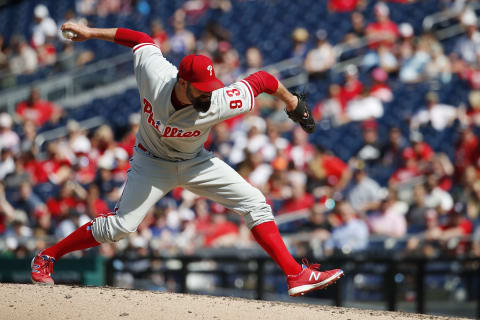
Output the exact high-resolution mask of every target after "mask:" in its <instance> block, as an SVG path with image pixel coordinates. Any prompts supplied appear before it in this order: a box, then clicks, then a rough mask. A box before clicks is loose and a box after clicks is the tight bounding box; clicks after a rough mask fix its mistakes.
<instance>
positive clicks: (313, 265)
mask: <svg viewBox="0 0 480 320" xmlns="http://www.w3.org/2000/svg"><path fill="white" fill-rule="evenodd" d="M302 264H303V265H304V266H306V267H307V268H308V269H312V270H320V264H318V263H310V262H308V260H307V259H306V258H303V259H302Z"/></svg>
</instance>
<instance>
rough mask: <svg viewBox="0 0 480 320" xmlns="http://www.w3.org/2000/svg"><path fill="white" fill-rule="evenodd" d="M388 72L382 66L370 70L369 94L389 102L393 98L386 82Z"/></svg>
mask: <svg viewBox="0 0 480 320" xmlns="http://www.w3.org/2000/svg"><path fill="white" fill-rule="evenodd" d="M387 79H388V74H387V72H386V71H385V70H383V69H382V68H375V69H374V70H373V71H372V80H373V84H372V86H371V88H370V92H369V94H370V95H371V96H374V97H376V98H378V99H380V100H381V101H382V102H391V101H392V100H393V92H392V89H390V86H389V85H388V84H387V82H386V81H387Z"/></svg>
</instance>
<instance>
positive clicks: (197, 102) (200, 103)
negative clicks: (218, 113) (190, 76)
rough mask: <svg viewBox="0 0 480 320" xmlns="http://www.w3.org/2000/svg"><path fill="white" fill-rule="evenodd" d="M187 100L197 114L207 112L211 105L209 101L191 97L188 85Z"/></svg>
mask: <svg viewBox="0 0 480 320" xmlns="http://www.w3.org/2000/svg"><path fill="white" fill-rule="evenodd" d="M187 98H188V100H190V101H191V102H192V105H193V107H194V108H195V110H197V111H198V112H207V111H208V109H210V104H211V101H210V99H208V100H206V101H205V100H202V99H200V98H194V97H193V95H192V91H191V89H190V83H188V87H187Z"/></svg>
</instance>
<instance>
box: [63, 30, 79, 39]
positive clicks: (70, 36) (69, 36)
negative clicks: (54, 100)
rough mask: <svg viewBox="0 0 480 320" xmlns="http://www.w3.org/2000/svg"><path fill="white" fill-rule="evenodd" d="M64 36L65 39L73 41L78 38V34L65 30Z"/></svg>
mask: <svg viewBox="0 0 480 320" xmlns="http://www.w3.org/2000/svg"><path fill="white" fill-rule="evenodd" d="M62 35H63V37H64V38H65V39H73V38H75V37H76V36H77V34H76V33H75V32H73V31H70V30H63V31H62Z"/></svg>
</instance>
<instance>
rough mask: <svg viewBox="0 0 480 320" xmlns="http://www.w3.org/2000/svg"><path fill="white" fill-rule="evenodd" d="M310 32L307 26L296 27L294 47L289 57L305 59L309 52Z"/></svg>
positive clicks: (293, 40)
mask: <svg viewBox="0 0 480 320" xmlns="http://www.w3.org/2000/svg"><path fill="white" fill-rule="evenodd" d="M309 37H310V34H309V33H308V31H307V29H305V28H300V27H298V28H295V29H294V30H293V32H292V43H293V49H292V52H291V54H290V57H289V58H294V59H298V60H299V61H302V62H303V61H304V59H305V57H306V55H307V52H308V46H307V43H308V38H309Z"/></svg>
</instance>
